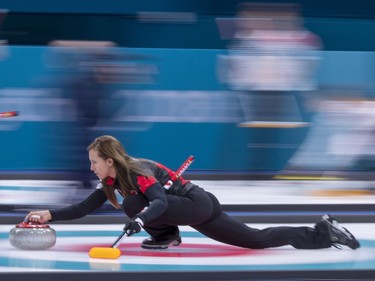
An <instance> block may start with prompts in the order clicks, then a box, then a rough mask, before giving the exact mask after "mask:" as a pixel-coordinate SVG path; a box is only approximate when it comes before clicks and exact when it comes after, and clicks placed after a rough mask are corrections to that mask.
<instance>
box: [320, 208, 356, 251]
mask: <svg viewBox="0 0 375 281" xmlns="http://www.w3.org/2000/svg"><path fill="white" fill-rule="evenodd" d="M321 220H322V222H324V223H325V225H326V226H327V227H328V233H329V236H330V238H331V242H332V246H334V247H336V248H338V249H341V245H345V246H348V247H349V248H351V249H353V250H355V249H357V248H359V247H360V244H359V242H358V240H357V239H355V237H354V235H353V234H351V233H350V232H349V230H347V229H346V228H345V227H343V226H341V225H339V223H338V222H337V220H336V219H335V218H334V217H332V216H331V215H328V214H325V215H323V216H322V218H321Z"/></svg>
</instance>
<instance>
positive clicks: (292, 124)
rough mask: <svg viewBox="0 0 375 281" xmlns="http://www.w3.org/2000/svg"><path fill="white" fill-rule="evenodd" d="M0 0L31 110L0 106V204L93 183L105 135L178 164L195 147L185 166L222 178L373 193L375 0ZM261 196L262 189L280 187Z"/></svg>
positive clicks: (67, 199)
mask: <svg viewBox="0 0 375 281" xmlns="http://www.w3.org/2000/svg"><path fill="white" fill-rule="evenodd" d="M0 9H1V11H0V15H1V16H0V24H1V25H0V40H1V45H0V112H8V111H18V112H19V115H18V116H16V117H9V118H4V117H2V118H0V160H1V161H0V208H1V210H4V211H9V210H11V211H17V210H21V211H22V210H26V209H30V208H42V207H51V206H61V205H65V204H69V203H71V202H75V201H77V200H79V199H81V198H82V197H84V196H85V195H86V194H87V193H88V192H90V191H91V190H92V189H93V188H95V185H96V179H95V178H93V177H92V175H91V173H90V170H89V168H90V166H89V160H88V157H87V151H86V147H87V145H88V144H89V143H90V142H91V141H92V140H93V139H94V138H95V137H97V136H99V135H102V134H110V135H113V136H115V137H116V138H118V139H119V140H120V141H121V142H122V143H123V144H124V146H125V148H126V149H127V151H128V153H129V154H130V155H133V156H135V157H143V158H151V159H154V160H156V161H159V162H161V163H163V164H165V165H167V166H169V167H170V168H172V169H177V168H178V167H179V166H180V164H181V163H182V162H183V161H184V160H185V159H186V157H187V156H189V155H194V156H195V157H196V160H195V162H194V164H193V165H192V166H191V167H190V168H189V170H188V171H187V172H186V177H187V178H189V179H193V180H196V181H205V184H207V185H206V186H212V189H213V191H214V189H215V188H217V190H219V187H220V184H218V183H217V181H224V182H225V181H234V182H235V183H234V184H233V182H232V185H234V186H239V187H240V188H243V187H245V188H249V189H248V190H249V192H253V191H254V190H264V187H265V186H267V187H270V186H271V187H273V188H274V189H275V190H276V191H275V193H273V194H276V195H277V194H279V195H280V196H281V194H282V192H284V191H285V192H289V193H293V194H294V195H296V194H299V195H301V193H302V192H304V191H306V190H308V191H309V192H308V193H304V194H305V195H306V194H307V195H308V196H310V197H309V198H310V199H311V198H312V196H319V198H320V199H321V198H322V197H321V196H332V197H325V198H329V199H332V200H336V199H337V198H338V197H337V196H340V198H343V197H342V196H349V197H345V198H348V200H347V201H346V203H353V202H357V201H358V198H359V197H358V196H360V199H363V200H362V201H360V202H362V203H363V202H366V203H372V201H370V200H372V199H373V191H374V188H375V185H373V178H374V175H373V170H374V167H375V147H374V137H375V134H374V133H375V110H374V106H375V102H374V96H375V85H374V81H375V75H374V73H375V39H374V38H375V37H374V36H373V32H374V30H375V19H374V14H375V3H374V2H373V1H369V0H367V1H366V0H355V1H354V0H346V1H339V0H331V1H320V0H317V1H309V0H300V1H272V2H271V1H256V2H244V1H234V0H231V1H210V0H206V1H198V0H189V1H186V0H179V1H167V0H153V1H146V0H143V1H116V0H106V1H104V0H90V4H89V5H88V4H87V2H86V1H83V0H82V1H80V0H74V1H72V0H65V1H59V2H56V1H48V0H38V1H36V0H35V1H28V0H17V1H5V0H0ZM296 185H298V192H299V193H295V190H293V191H291V190H290V187H291V186H296ZM203 187H205V186H203ZM224 189H225V188H224ZM242 190H243V189H242ZM214 192H215V191H214ZM270 192H271V193H268V194H272V192H273V191H270ZM225 198H228V197H225ZM245 198H247V197H245ZM265 198H267V199H265V200H266V201H262V200H260V201H257V203H262V202H263V203H268V204H270V203H273V201H272V200H275V202H278V201H279V198H280V197H277V196H276V199H272V197H271V196H269V195H268V196H265ZM248 199H249V200H248V202H246V203H245V202H242V201H241V202H240V203H242V204H252V203H253V202H251V199H250V198H248ZM236 200H237V201H236ZM236 200H234V201H236V202H234V201H230V202H224V203H227V204H234V203H238V199H236ZM284 202H285V201H284ZM300 202H301V201H300V198H299V197H296V199H295V200H294V201H293V200H292V201H291V203H300ZM330 202H331V201H330V200H325V201H324V203H327V204H329V203H330ZM358 202H359V201H358ZM358 202H357V203H358ZM285 203H288V202H285ZM320 203H321V202H320Z"/></svg>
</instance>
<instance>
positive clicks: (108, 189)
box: [87, 135, 150, 209]
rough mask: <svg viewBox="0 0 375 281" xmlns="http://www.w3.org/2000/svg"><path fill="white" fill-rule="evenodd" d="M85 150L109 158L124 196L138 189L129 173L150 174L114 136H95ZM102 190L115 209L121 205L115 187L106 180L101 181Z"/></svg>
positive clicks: (105, 158)
mask: <svg viewBox="0 0 375 281" xmlns="http://www.w3.org/2000/svg"><path fill="white" fill-rule="evenodd" d="M87 150H88V151H90V150H95V151H97V152H98V156H99V157H100V158H102V159H104V160H107V159H108V158H111V159H112V160H113V163H114V168H115V170H116V179H117V182H118V184H119V186H118V188H119V190H120V192H121V194H122V195H123V196H124V197H126V196H128V195H130V194H131V191H132V190H134V191H138V187H137V186H136V185H135V184H134V183H133V180H132V177H131V175H132V174H133V173H135V174H139V175H144V176H150V172H149V171H148V170H146V169H144V168H143V167H142V166H141V164H140V162H139V161H138V160H137V159H135V158H133V157H130V156H129V155H128V154H127V153H126V150H125V149H124V147H123V146H122V144H121V143H120V142H119V141H118V140H117V139H116V138H114V137H112V136H108V135H104V136H100V137H98V138H96V139H95V140H94V141H93V142H92V143H91V144H90V145H89V146H88V147H87ZM102 184H103V187H104V192H105V194H106V196H107V199H108V200H109V202H110V203H111V204H112V205H113V206H114V207H115V208H117V209H119V208H120V207H121V206H120V204H119V203H118V201H117V198H116V194H115V188H114V187H113V186H111V185H107V184H106V180H103V182H102Z"/></svg>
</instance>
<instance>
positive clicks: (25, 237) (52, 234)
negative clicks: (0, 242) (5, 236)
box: [9, 221, 56, 250]
mask: <svg viewBox="0 0 375 281" xmlns="http://www.w3.org/2000/svg"><path fill="white" fill-rule="evenodd" d="M9 241H10V244H11V245H12V246H13V247H16V248H19V249H22V250H45V249H48V248H51V247H53V246H54V245H55V244H56V231H55V230H54V229H53V228H51V227H50V226H49V225H47V224H39V223H33V222H26V221H24V222H21V223H19V224H17V225H16V226H15V227H13V228H12V229H11V230H10V232H9Z"/></svg>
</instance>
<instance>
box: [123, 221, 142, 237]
mask: <svg viewBox="0 0 375 281" xmlns="http://www.w3.org/2000/svg"><path fill="white" fill-rule="evenodd" d="M142 225H143V223H142V220H141V219H139V218H136V219H135V220H131V221H129V222H128V223H127V224H126V225H125V227H124V231H125V233H126V234H127V235H128V236H132V235H133V234H135V233H138V232H140V231H141V229H142Z"/></svg>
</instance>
